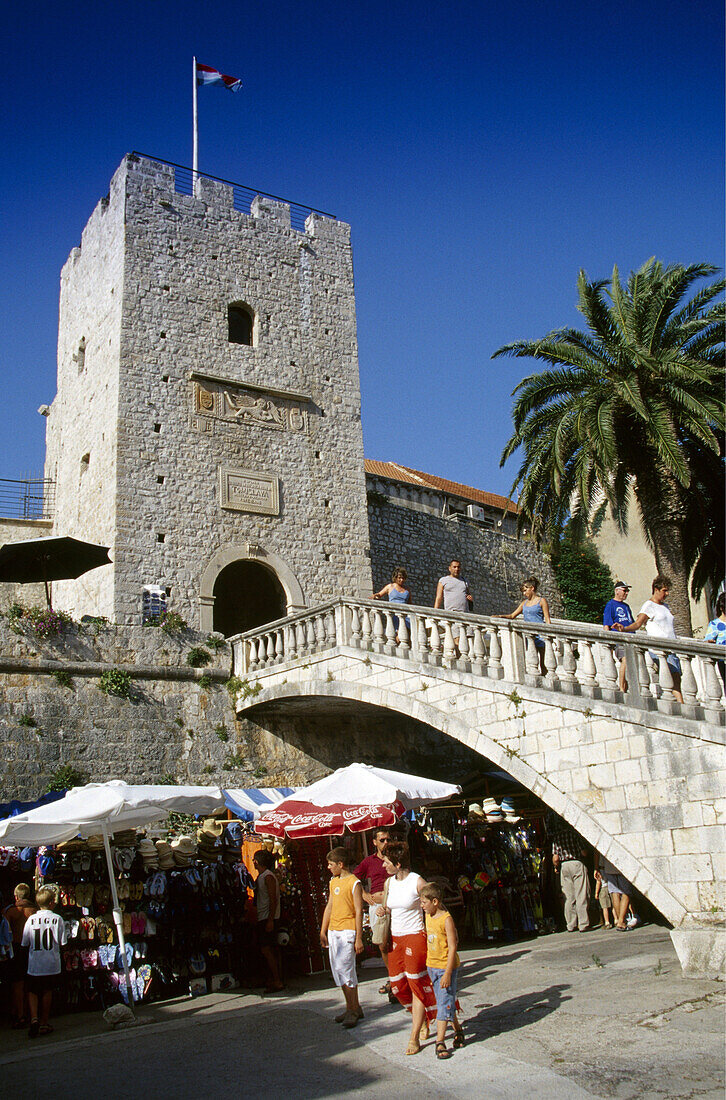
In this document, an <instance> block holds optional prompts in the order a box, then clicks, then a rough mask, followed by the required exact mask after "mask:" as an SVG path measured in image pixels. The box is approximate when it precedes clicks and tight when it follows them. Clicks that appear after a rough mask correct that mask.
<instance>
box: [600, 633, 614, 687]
mask: <svg viewBox="0 0 726 1100" xmlns="http://www.w3.org/2000/svg"><path fill="white" fill-rule="evenodd" d="M597 649H598V652H599V655H600V662H599V664H600V668H599V670H598V672H599V676H598V680H599V683H600V687H602V688H605V689H606V690H607V691H615V690H617V686H618V670H617V666H616V664H615V661H614V659H613V647H612V646H611V645H609V644H608V643H607V642H598V644H597Z"/></svg>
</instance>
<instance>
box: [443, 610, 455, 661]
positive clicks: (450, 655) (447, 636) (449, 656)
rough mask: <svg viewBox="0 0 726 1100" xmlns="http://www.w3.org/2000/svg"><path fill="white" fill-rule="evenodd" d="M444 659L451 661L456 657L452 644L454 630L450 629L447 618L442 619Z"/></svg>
mask: <svg viewBox="0 0 726 1100" xmlns="http://www.w3.org/2000/svg"><path fill="white" fill-rule="evenodd" d="M443 656H444V660H445V661H452V660H453V659H454V657H456V647H455V645H454V632H453V631H452V629H451V623H450V622H449V620H448V619H446V620H445V621H444V654H443Z"/></svg>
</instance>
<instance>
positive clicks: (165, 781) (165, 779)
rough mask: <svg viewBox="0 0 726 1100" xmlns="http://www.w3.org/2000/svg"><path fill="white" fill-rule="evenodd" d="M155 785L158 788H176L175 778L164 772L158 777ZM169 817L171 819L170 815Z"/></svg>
mask: <svg viewBox="0 0 726 1100" xmlns="http://www.w3.org/2000/svg"><path fill="white" fill-rule="evenodd" d="M156 783H157V786H159V787H176V778H175V776H173V775H172V774H171V772H164V774H163V775H160V776H159V778H158V779H157V780H156ZM169 817H170V818H171V814H170V815H169Z"/></svg>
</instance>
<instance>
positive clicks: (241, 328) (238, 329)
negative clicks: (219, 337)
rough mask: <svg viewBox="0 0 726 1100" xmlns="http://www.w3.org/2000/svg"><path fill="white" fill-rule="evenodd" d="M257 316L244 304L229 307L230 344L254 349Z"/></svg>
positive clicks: (228, 328) (236, 303)
mask: <svg viewBox="0 0 726 1100" xmlns="http://www.w3.org/2000/svg"><path fill="white" fill-rule="evenodd" d="M254 328H255V314H254V311H253V310H252V309H250V307H249V306H247V305H245V304H244V302H232V303H230V305H228V306H227V331H228V339H229V342H230V344H247V346H248V347H252V341H253V337H254Z"/></svg>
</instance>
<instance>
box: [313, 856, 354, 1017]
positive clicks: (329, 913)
mask: <svg viewBox="0 0 726 1100" xmlns="http://www.w3.org/2000/svg"><path fill="white" fill-rule="evenodd" d="M328 870H329V871H330V876H331V878H330V897H329V899H328V904H327V905H326V906H325V912H324V913H323V923H322V926H321V928H320V943H321V944H322V946H323V947H327V948H328V954H329V956H330V969H331V971H332V974H333V980H334V981H335V984H336V985H339V986H340V987H341V989H342V990H343V996H344V997H345V1011H344V1012H341V1013H340V1014H339V1015H338V1016H336V1017H335V1022H336V1023H338V1024H342V1025H343V1027H355V1026H356V1024H357V1023H358V1021H359V1020H362V1019H363V1010H362V1008H361V1007H360V1002H359V1001H358V975H357V974H356V971H355V957H356V955H360V954H361V953H362V951H363V887H362V885H361V883H360V881H359V879H357V878H356V877H355V875H354V874H352V872H351V871H350V870H349V867H348V853H347V852H346V850H345V848H333V849H332V851H330V852H328Z"/></svg>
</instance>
